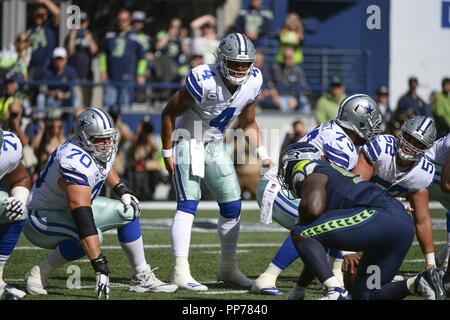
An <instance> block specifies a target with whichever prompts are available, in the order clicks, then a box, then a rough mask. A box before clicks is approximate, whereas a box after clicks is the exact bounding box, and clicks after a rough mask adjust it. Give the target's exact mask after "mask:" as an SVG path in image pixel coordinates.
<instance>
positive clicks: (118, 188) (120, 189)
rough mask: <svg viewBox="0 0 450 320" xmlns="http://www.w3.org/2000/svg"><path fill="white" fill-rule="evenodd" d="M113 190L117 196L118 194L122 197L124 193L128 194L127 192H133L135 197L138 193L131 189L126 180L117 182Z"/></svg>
mask: <svg viewBox="0 0 450 320" xmlns="http://www.w3.org/2000/svg"><path fill="white" fill-rule="evenodd" d="M111 191H112V192H114V194H115V195H116V196H118V197H119V198H121V197H122V196H123V195H124V194H126V193H129V194H131V195H132V196H135V197H137V195H136V194H135V193H134V191H133V190H131V189H130V187H128V186H127V185H126V183H125V182H122V181H121V182H119V183H118V184H116V185H115V186H114V187H113V188H112V189H111Z"/></svg>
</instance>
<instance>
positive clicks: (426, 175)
mask: <svg viewBox="0 0 450 320" xmlns="http://www.w3.org/2000/svg"><path fill="white" fill-rule="evenodd" d="M435 139H436V127H435V124H434V121H433V120H432V119H431V118H426V117H423V116H418V117H415V118H412V119H409V120H408V121H406V122H405V123H403V125H402V127H401V129H400V134H399V136H398V138H396V137H394V136H391V135H380V136H378V137H377V139H375V140H372V141H369V142H368V143H367V144H366V145H364V147H363V149H362V151H361V153H360V155H359V160H358V164H357V168H356V170H355V171H356V172H358V173H359V174H360V175H361V177H362V178H363V179H365V180H370V181H371V182H373V183H374V184H376V185H377V186H379V187H380V188H381V189H383V190H386V192H387V193H389V194H390V195H392V196H394V197H404V198H407V199H409V202H410V204H411V208H412V209H411V211H412V214H413V217H414V224H415V230H416V234H417V239H418V241H419V244H420V247H421V250H422V253H423V254H424V256H425V261H426V268H432V267H435V266H436V261H435V256H434V245H433V229H432V223H431V217H430V213H429V209H428V201H429V195H428V187H429V186H430V185H431V183H432V182H433V176H434V172H435V166H434V164H433V163H432V162H431V161H430V159H429V158H428V157H426V156H424V154H425V152H426V151H427V150H428V149H430V148H431V147H432V146H433V143H434V141H435Z"/></svg>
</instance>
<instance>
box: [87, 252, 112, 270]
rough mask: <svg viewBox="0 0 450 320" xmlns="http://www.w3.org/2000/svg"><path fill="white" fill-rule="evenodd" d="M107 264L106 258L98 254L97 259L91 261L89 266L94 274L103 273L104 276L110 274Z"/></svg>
mask: <svg viewBox="0 0 450 320" xmlns="http://www.w3.org/2000/svg"><path fill="white" fill-rule="evenodd" d="M107 263H108V261H106V257H105V256H103V254H102V253H100V255H99V256H98V257H97V258H95V259H92V260H91V264H92V267H93V268H94V270H95V273H103V274H106V275H108V274H109V273H110V271H109V268H108V264H107Z"/></svg>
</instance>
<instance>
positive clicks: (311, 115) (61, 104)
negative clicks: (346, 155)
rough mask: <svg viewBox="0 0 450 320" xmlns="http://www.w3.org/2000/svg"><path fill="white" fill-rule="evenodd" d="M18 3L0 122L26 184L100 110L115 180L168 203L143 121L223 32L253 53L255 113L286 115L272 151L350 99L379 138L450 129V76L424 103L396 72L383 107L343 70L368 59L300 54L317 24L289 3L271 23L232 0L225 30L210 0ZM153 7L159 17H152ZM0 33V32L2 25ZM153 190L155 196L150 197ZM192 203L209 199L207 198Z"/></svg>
mask: <svg viewBox="0 0 450 320" xmlns="http://www.w3.org/2000/svg"><path fill="white" fill-rule="evenodd" d="M18 1H19V0H18ZM21 1H22V0H21ZM23 1H25V0H23ZM307 2H308V1H307ZM309 2H314V1H309ZM350 2H351V1H350ZM353 2H356V0H355V1H353ZM3 3H5V1H3ZM10 3H11V2H10ZM25 3H26V9H27V10H26V23H25V24H26V29H24V30H23V31H21V32H19V33H17V34H15V35H14V37H13V42H12V43H8V44H6V45H4V46H3V48H2V51H1V52H0V79H1V92H0V121H1V127H2V128H3V129H4V130H8V131H12V132H14V133H16V134H17V135H18V137H19V138H20V140H21V142H22V144H23V145H24V158H23V162H24V165H25V167H26V168H27V169H28V170H29V172H30V174H31V175H32V176H33V179H36V178H37V176H38V175H39V172H40V170H41V169H42V167H43V165H45V162H46V160H47V158H48V156H49V154H50V153H51V152H52V151H53V150H54V149H55V148H56V147H57V146H58V145H59V144H61V143H62V142H63V141H65V139H66V138H67V137H69V136H70V135H71V134H72V130H73V128H72V123H73V119H74V118H75V117H76V116H77V115H78V114H79V113H80V112H81V111H82V110H83V108H85V107H88V106H96V107H98V106H102V107H103V108H105V110H107V111H108V112H109V113H110V114H111V116H112V117H113V119H114V121H115V123H116V126H117V128H118V129H119V132H120V137H119V139H120V144H119V153H118V155H117V158H116V163H115V167H116V170H117V172H118V173H119V174H121V175H122V176H123V177H125V178H126V179H127V180H128V182H129V183H130V185H131V187H132V188H133V189H134V190H136V192H137V193H138V195H139V197H140V200H144V201H145V200H153V199H174V197H175V195H174V192H173V190H171V183H170V181H169V179H168V177H167V175H166V174H165V170H164V169H163V167H164V165H163V161H162V159H161V153H160V149H161V143H160V139H159V132H158V128H159V123H158V121H159V120H158V118H157V117H156V119H155V116H154V115H155V114H158V113H159V112H160V111H161V110H162V108H163V107H164V105H165V103H166V102H167V99H168V98H169V97H170V96H171V94H172V93H173V92H174V91H175V90H176V89H178V88H179V87H180V86H182V85H183V84H184V81H185V77H186V75H187V74H188V72H189V70H190V69H191V68H193V67H195V66H197V65H199V64H202V63H214V62H215V60H216V58H215V55H214V52H215V50H216V48H217V46H218V44H219V41H220V39H221V37H222V36H224V35H225V34H227V33H229V32H241V33H244V34H246V35H247V37H249V38H250V39H251V40H252V41H253V42H254V44H255V47H256V48H257V58H256V61H255V67H257V68H259V69H260V70H261V72H262V74H263V78H264V88H263V90H262V92H261V94H260V96H259V97H258V101H257V103H256V106H257V111H258V113H260V114H264V113H277V114H289V115H292V117H290V118H289V119H291V123H290V125H291V126H292V127H291V128H290V130H289V132H288V133H287V134H286V136H285V137H284V139H283V141H282V143H281V149H282V148H284V147H285V146H287V145H288V144H289V143H291V142H294V141H297V140H298V139H299V138H301V137H302V136H304V135H305V134H306V133H307V132H308V131H309V129H310V128H311V121H313V125H317V124H320V123H322V122H325V121H329V120H333V119H335V118H336V116H337V110H338V107H339V103H340V102H341V101H342V100H343V99H344V98H345V97H346V96H347V95H349V94H353V93H356V92H358V91H359V92H364V93H367V94H371V95H373V96H374V97H375V99H376V101H377V102H378V104H379V106H380V109H381V111H382V113H383V116H384V123H383V132H384V133H388V134H392V135H394V136H396V135H397V134H398V133H399V131H400V126H401V124H402V123H403V122H405V121H406V120H408V119H409V118H411V117H414V116H417V115H424V116H428V117H433V118H434V120H435V121H436V124H437V127H438V132H439V136H438V138H439V137H441V136H444V135H445V134H447V133H448V132H449V126H450V77H443V78H441V79H439V80H440V82H441V87H440V88H434V89H433V90H432V91H431V93H430V95H429V96H426V97H424V96H420V95H419V93H418V88H419V86H420V84H421V82H420V78H419V77H418V75H405V77H404V94H402V95H401V97H400V98H399V99H398V100H397V101H393V99H392V98H391V97H390V90H389V86H388V84H387V82H386V83H380V84H379V85H377V86H376V87H373V85H372V86H367V85H366V84H367V83H368V81H369V80H370V79H369V80H367V78H369V77H370V74H369V73H364V75H363V77H362V78H358V76H354V75H353V74H351V75H349V73H348V72H345V70H344V69H345V68H344V67H345V66H348V65H350V66H353V68H354V69H358V68H359V64H358V63H360V59H368V58H367V57H366V56H364V54H363V53H358V55H357V57H356V58H354V59H356V60H351V61H345V59H347V58H349V57H352V55H353V54H355V52H354V51H346V52H344V51H339V50H335V51H330V52H332V53H333V54H334V55H331V54H328V53H327V54H328V55H324V53H323V52H325V51H323V50H322V51H320V52H319V51H318V50H319V49H318V48H317V47H314V45H310V46H309V47H308V46H304V43H306V42H307V38H308V34H309V33H311V32H314V29H315V28H316V29H317V28H318V27H317V24H318V21H320V19H317V18H315V17H311V16H309V17H308V19H304V18H303V17H302V12H299V11H298V10H296V9H295V6H291V7H292V8H290V7H289V6H287V7H286V8H285V9H286V10H285V11H286V13H285V14H283V16H282V17H280V16H279V14H278V15H276V14H275V15H274V12H273V10H271V8H273V2H272V1H270V4H271V5H272V7H271V8H269V7H268V6H266V5H265V4H266V3H268V1H263V0H247V1H231V4H236V3H238V4H239V7H238V8H235V10H234V12H235V14H234V16H233V18H232V19H231V20H230V19H228V20H230V21H229V23H228V24H227V25H224V24H223V21H224V19H223V16H222V17H218V15H219V14H220V13H221V12H222V14H223V11H225V10H229V8H228V9H227V7H226V5H227V3H228V4H229V1H228V2H227V1H210V6H207V5H206V6H205V7H204V8H203V10H201V11H202V12H201V13H199V14H197V15H196V13H198V12H199V10H200V9H199V10H194V11H193V12H191V14H187V13H186V7H185V6H184V7H183V6H177V5H179V4H180V3H178V2H177V1H166V3H165V4H164V2H161V1H146V2H143V1H131V0H130V1H119V0H118V1H96V2H93V1H90V2H88V1H56V0H53V1H52V0H33V1H31V0H28V1H25ZM280 3H281V2H280ZM282 3H283V4H285V3H286V1H283V2H282ZM69 4H75V5H77V6H78V7H79V8H80V9H81V11H80V12H79V15H78V16H77V17H78V18H79V22H80V26H79V28H72V29H68V31H67V32H66V33H65V34H64V33H62V32H61V30H62V29H61V27H60V26H61V24H65V21H64V20H67V12H66V11H64V10H65V9H67V7H68V5H69ZM202 4H204V2H202ZM64 5H65V6H64ZM152 5H153V7H152ZM5 8H6V6H5V5H3V7H2V15H3V16H4V15H5V10H6V9H5ZM218 8H219V9H220V8H221V10H222V11H221V10H219V9H218ZM156 9H158V10H160V11H161V10H162V11H164V12H168V11H170V14H165V15H164V17H159V16H158V11H157V10H156ZM289 9H292V10H289ZM183 10H184V11H183ZM63 17H64V18H63ZM186 17H188V18H186ZM276 19H277V21H278V25H279V26H277V25H276V24H275V23H274V21H275V20H276ZM2 26H3V30H2V34H3V35H4V34H5V30H4V29H5V23H3V25H2ZM3 38H4V37H3ZM4 42H5V41H3V43H4ZM322 49H323V48H322ZM336 56H337V57H339V59H340V60H338V61H337V62H336V63H335V64H336V65H339V66H341V65H342V66H344V67H342V68H340V67H339V68H335V69H333V68H331V67H327V69H326V70H325V71H326V76H323V74H321V75H317V73H318V72H319V71H318V70H319V69H318V68H315V65H316V64H320V65H322V67H321V69H320V72H322V73H324V72H325V71H324V69H323V65H324V61H323V59H324V57H326V58H327V59H330V60H331V59H333V58H336ZM319 58H320V59H322V60H320V61H318V62H317V63H316V64H315V63H314V61H315V60H314V59H319ZM361 61H363V60H361ZM362 63H363V64H365V63H366V64H367V61H366V60H364V61H363V62H362ZM353 71H354V70H353ZM357 73H358V74H360V73H361V72H357ZM449 76H450V73H449ZM363 85H365V86H363ZM372 89H374V90H372ZM391 104H392V105H391ZM130 115H132V116H133V117H130ZM304 119H309V120H308V121H305V120H304ZM247 160H248V159H247ZM247 162H249V163H248V164H247V163H244V164H236V167H237V173H238V176H239V179H240V182H241V187H242V191H243V196H244V199H254V196H255V191H256V185H257V182H258V180H259V176H260V168H259V165H258V164H256V165H255V164H250V163H255V162H256V160H255V161H254V162H252V161H247ZM164 186H165V188H166V189H164V190H166V191H165V192H163V196H161V195H160V193H158V192H157V189H158V188H162V187H164ZM203 198H204V199H209V198H210V195H209V193H208V191H207V190H206V189H205V190H203Z"/></svg>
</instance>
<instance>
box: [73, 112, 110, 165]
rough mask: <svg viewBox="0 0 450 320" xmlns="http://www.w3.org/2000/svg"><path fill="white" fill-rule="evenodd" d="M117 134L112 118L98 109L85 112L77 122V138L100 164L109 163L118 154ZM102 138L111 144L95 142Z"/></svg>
mask: <svg viewBox="0 0 450 320" xmlns="http://www.w3.org/2000/svg"><path fill="white" fill-rule="evenodd" d="M117 132H118V130H117V129H116V128H115V127H114V121H113V119H112V118H111V116H110V115H109V114H108V113H106V112H105V111H103V110H101V109H98V108H89V109H87V110H85V111H83V112H82V113H81V114H80V115H79V116H78V118H77V119H76V121H75V136H76V137H77V138H78V141H79V142H80V144H81V146H82V148H83V149H84V150H85V151H86V152H87V153H89V154H90V155H91V156H93V157H94V158H95V159H97V160H98V161H100V162H108V161H109V160H110V159H111V157H112V156H113V154H115V153H116V152H117ZM102 138H107V139H109V143H107V144H99V143H94V141H93V140H94V139H102Z"/></svg>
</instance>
